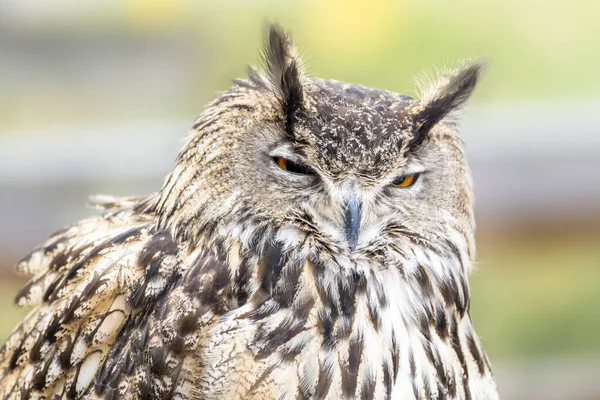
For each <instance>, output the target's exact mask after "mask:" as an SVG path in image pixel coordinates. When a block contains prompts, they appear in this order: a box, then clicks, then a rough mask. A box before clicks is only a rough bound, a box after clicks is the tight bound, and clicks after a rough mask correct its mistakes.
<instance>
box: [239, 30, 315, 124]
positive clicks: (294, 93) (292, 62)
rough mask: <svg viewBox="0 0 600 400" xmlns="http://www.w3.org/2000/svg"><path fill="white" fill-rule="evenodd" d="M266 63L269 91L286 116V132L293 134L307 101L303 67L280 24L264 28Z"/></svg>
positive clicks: (264, 55) (264, 60)
mask: <svg viewBox="0 0 600 400" xmlns="http://www.w3.org/2000/svg"><path fill="white" fill-rule="evenodd" d="M263 64H264V67H265V70H266V71H265V72H266V74H267V76H266V79H267V82H268V86H269V89H270V90H272V91H273V92H274V94H275V96H276V98H277V100H278V102H279V103H280V105H281V107H282V110H283V113H284V115H285V116H286V131H287V132H288V134H292V125H293V123H294V116H295V115H296V112H297V111H298V110H300V109H301V108H302V104H303V100H304V99H303V96H304V93H303V88H302V68H301V62H300V58H299V57H298V55H297V51H296V47H295V46H294V43H293V41H292V38H291V36H290V35H289V34H288V33H286V32H285V31H284V30H283V28H282V27H281V26H280V25H277V24H270V25H268V26H267V28H266V29H265V39H264V45H263ZM250 79H251V80H252V79H253V78H252V77H250Z"/></svg>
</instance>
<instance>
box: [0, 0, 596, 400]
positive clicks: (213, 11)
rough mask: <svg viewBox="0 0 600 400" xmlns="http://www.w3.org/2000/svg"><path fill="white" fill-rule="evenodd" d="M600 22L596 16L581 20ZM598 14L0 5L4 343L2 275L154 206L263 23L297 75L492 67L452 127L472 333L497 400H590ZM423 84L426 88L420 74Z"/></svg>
mask: <svg viewBox="0 0 600 400" xmlns="http://www.w3.org/2000/svg"><path fill="white" fill-rule="evenodd" d="M594 10H595V11H594ZM597 11H598V9H597V4H596V2H595V1H593V0H587V1H581V0H571V1H568V2H566V1H562V0H544V1H541V0H538V1H534V0H526V1H524V0H497V1H492V0H489V1H475V0H473V1H461V0H457V1H452V2H448V1H444V0H435V1H424V0H421V1H418V0H413V1H408V0H394V1H392V0H371V1H369V2H363V1H355V0H334V1H322V0H319V1H317V0H312V1H310V0H304V1H291V0H288V1H254V2H248V1H241V0H239V1H232V0H219V1H216V0H215V1H192V0H153V1H148V0H118V1H117V0H102V1H100V0H87V1H79V2H76V1H57V0H45V1H27V0H0V313H1V318H0V342H2V341H4V340H5V338H6V337H7V336H8V334H9V333H10V331H11V329H12V328H13V326H14V325H15V324H16V323H17V321H18V320H19V319H20V318H22V316H23V315H24V313H25V312H26V311H24V310H19V309H17V308H16V307H14V306H12V298H13V296H14V294H15V293H16V291H17V289H18V288H19V286H20V285H22V284H23V283H24V282H23V281H22V280H19V279H17V278H16V277H15V276H14V275H13V273H12V266H13V265H14V263H15V262H16V261H17V260H18V259H19V258H21V257H22V256H23V255H25V254H26V253H27V252H28V250H29V249H31V248H32V247H33V246H35V245H36V244H38V243H40V242H41V241H43V240H44V239H45V238H46V237H47V236H48V235H49V234H50V233H51V232H53V231H54V230H57V229H58V228H60V227H62V226H64V225H67V224H69V223H71V222H73V221H74V220H76V219H78V218H81V217H84V216H86V215H89V214H90V213H91V212H92V211H89V210H88V209H86V206H85V205H86V202H87V197H88V195H89V194H97V193H107V194H115V195H136V194H146V193H149V192H152V191H156V190H158V189H159V187H160V186H161V184H162V181H163V177H164V176H165V175H166V174H167V173H168V171H169V170H170V168H171V165H172V162H173V160H174V158H175V156H176V154H177V151H178V149H179V147H180V146H181V145H182V143H183V141H182V138H183V137H184V136H185V134H186V132H187V130H188V129H189V127H190V126H191V124H192V121H193V120H194V119H195V117H196V116H198V114H199V113H200V112H201V111H202V109H203V105H204V104H205V103H206V102H207V101H209V100H210V99H212V98H213V97H214V96H215V95H216V94H217V93H218V92H219V91H221V90H225V89H227V88H228V87H230V86H231V79H232V78H236V77H243V76H244V75H245V65H246V64H247V63H250V64H256V63H257V62H258V52H257V49H258V47H259V44H260V31H261V28H262V25H263V24H264V22H265V21H266V20H267V19H271V20H276V21H280V22H282V23H283V24H284V25H285V26H286V27H287V28H288V29H289V30H291V31H292V32H294V34H295V38H296V41H297V43H298V45H299V47H300V49H301V51H302V53H304V54H305V59H306V61H307V66H308V69H309V71H310V72H311V73H312V74H314V75H316V76H319V77H324V78H334V79H338V80H344V81H351V82H357V83H362V84H365V85H369V86H375V87H379V88H384V89H388V90H392V91H398V92H401V93H404V94H408V95H414V92H415V91H414V88H415V85H414V82H415V79H414V78H415V77H423V76H428V75H429V76H430V75H431V74H432V73H434V72H435V68H436V67H438V68H440V67H443V66H445V65H448V64H453V63H455V62H456V61H457V60H459V59H462V58H468V57H487V58H489V59H490V60H491V61H492V66H491V68H490V70H489V71H488V73H487V75H486V77H485V79H484V80H483V81H482V84H481V86H480V87H479V89H478V90H477V92H476V95H475V97H474V99H473V100H472V101H471V102H470V104H469V106H468V107H467V109H466V110H465V111H464V115H463V119H462V123H461V132H462V137H463V140H464V142H465V146H466V150H467V155H468V157H469V160H470V163H471V167H472V169H473V173H474V180H475V189H476V198H477V204H476V212H477V218H478V225H479V231H478V242H479V254H478V268H477V271H476V272H475V273H474V275H473V276H472V279H471V283H472V294H473V301H472V310H471V314H472V317H473V320H474V324H475V326H476V328H477V331H478V333H479V334H480V336H481V338H482V341H483V343H484V345H485V347H486V349H487V351H488V353H489V356H490V358H491V360H492V363H493V366H494V367H495V373H496V375H497V378H498V385H499V389H500V392H501V395H502V398H504V399H566V398H569V399H600V380H599V379H598V378H599V377H600V74H598V65H599V62H600V40H598V38H600V24H598V21H597ZM424 73H425V75H424Z"/></svg>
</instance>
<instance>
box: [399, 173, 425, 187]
mask: <svg viewBox="0 0 600 400" xmlns="http://www.w3.org/2000/svg"><path fill="white" fill-rule="evenodd" d="M418 177H419V174H410V175H402V176H399V177H397V178H396V179H394V180H393V181H392V185H393V186H395V187H399V188H407V187H411V186H412V185H414V184H415V182H416V181H417V178H418Z"/></svg>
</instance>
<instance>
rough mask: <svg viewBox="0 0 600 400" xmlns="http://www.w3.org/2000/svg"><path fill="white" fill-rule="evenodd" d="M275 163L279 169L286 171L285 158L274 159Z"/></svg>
mask: <svg viewBox="0 0 600 400" xmlns="http://www.w3.org/2000/svg"><path fill="white" fill-rule="evenodd" d="M275 162H276V163H277V165H279V166H280V167H281V169H285V170H287V160H286V159H285V158H282V157H275Z"/></svg>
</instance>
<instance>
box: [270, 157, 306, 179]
mask: <svg viewBox="0 0 600 400" xmlns="http://www.w3.org/2000/svg"><path fill="white" fill-rule="evenodd" d="M273 161H274V162H275V164H277V165H278V166H279V168H281V169H284V170H286V171H289V172H293V173H295V174H302V175H314V172H313V170H312V169H311V168H310V167H309V166H308V165H304V164H301V163H299V162H295V161H291V160H288V159H287V158H283V157H273Z"/></svg>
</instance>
